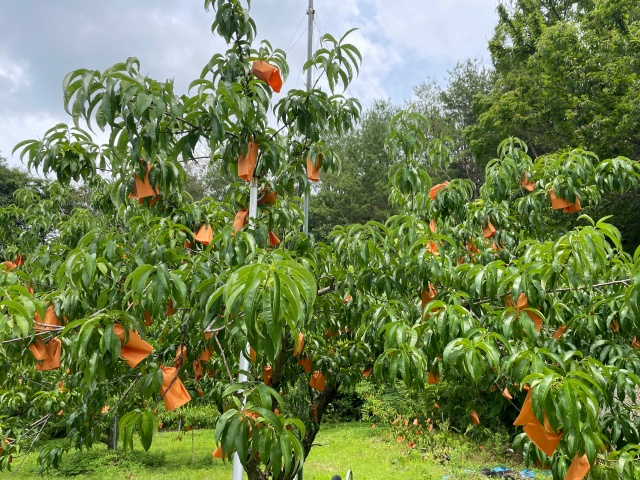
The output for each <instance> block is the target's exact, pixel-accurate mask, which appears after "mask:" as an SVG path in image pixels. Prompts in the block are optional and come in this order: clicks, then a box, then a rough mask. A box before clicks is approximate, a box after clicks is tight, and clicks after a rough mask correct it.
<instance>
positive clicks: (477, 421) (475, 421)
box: [471, 411, 480, 425]
mask: <svg viewBox="0 0 640 480" xmlns="http://www.w3.org/2000/svg"><path fill="white" fill-rule="evenodd" d="M471 422H472V423H473V424H474V425H480V417H479V416H478V414H477V413H476V412H475V411H474V412H471Z"/></svg>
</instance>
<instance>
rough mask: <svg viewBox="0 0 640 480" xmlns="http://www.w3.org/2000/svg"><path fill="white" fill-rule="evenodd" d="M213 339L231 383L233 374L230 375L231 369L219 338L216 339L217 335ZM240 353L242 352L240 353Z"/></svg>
mask: <svg viewBox="0 0 640 480" xmlns="http://www.w3.org/2000/svg"><path fill="white" fill-rule="evenodd" d="M213 338H214V340H215V341H216V343H217V344H218V348H219V349H220V356H221V357H222V361H223V362H224V367H225V368H226V369H227V375H229V382H231V383H233V375H231V370H230V369H229V364H228V363H227V357H226V356H225V354H224V350H223V349H222V345H220V340H218V336H217V335H214V336H213ZM240 355H242V354H240Z"/></svg>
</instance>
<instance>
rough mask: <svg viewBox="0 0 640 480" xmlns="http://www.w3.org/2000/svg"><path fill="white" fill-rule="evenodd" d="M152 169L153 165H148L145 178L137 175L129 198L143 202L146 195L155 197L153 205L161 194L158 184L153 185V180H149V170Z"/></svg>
mask: <svg viewBox="0 0 640 480" xmlns="http://www.w3.org/2000/svg"><path fill="white" fill-rule="evenodd" d="M150 171H151V165H147V169H146V173H145V175H144V180H141V179H140V177H138V176H137V175H136V176H135V182H134V184H133V189H132V190H131V193H130V194H129V198H131V199H135V200H138V203H140V204H141V203H142V199H143V198H146V197H154V199H153V200H152V201H151V205H153V204H154V203H155V202H156V201H157V200H158V197H159V196H160V190H159V189H158V185H156V186H154V187H152V186H151V182H150V181H149V172H150Z"/></svg>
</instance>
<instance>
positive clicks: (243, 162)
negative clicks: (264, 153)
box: [238, 138, 258, 182]
mask: <svg viewBox="0 0 640 480" xmlns="http://www.w3.org/2000/svg"><path fill="white" fill-rule="evenodd" d="M257 160H258V144H257V143H254V142H253V138H252V139H250V140H249V143H248V144H247V154H246V155H242V154H240V155H239V156H238V176H239V177H240V178H244V179H245V181H247V182H250V181H251V179H252V178H253V172H254V170H255V169H256V162H257Z"/></svg>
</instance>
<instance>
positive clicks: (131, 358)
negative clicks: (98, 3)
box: [113, 323, 153, 368]
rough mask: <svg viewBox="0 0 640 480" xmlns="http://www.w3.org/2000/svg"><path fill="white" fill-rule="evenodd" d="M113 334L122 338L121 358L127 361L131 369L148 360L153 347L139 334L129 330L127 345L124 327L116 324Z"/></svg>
mask: <svg viewBox="0 0 640 480" xmlns="http://www.w3.org/2000/svg"><path fill="white" fill-rule="evenodd" d="M113 333H115V334H116V335H117V336H118V337H119V338H120V343H121V345H122V346H121V347H120V358H122V359H123V360H124V361H126V362H127V363H128V364H129V366H130V367H131V368H135V367H136V366H137V365H138V364H139V363H140V362H141V361H142V360H144V359H145V358H147V357H148V356H149V355H150V354H151V352H153V347H152V346H151V345H149V344H148V343H147V342H145V341H144V340H142V338H140V335H138V332H136V331H134V330H129V340H127V342H126V343H125V338H126V336H125V332H124V328H123V327H122V325H120V324H119V323H116V324H115V325H114V326H113Z"/></svg>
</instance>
